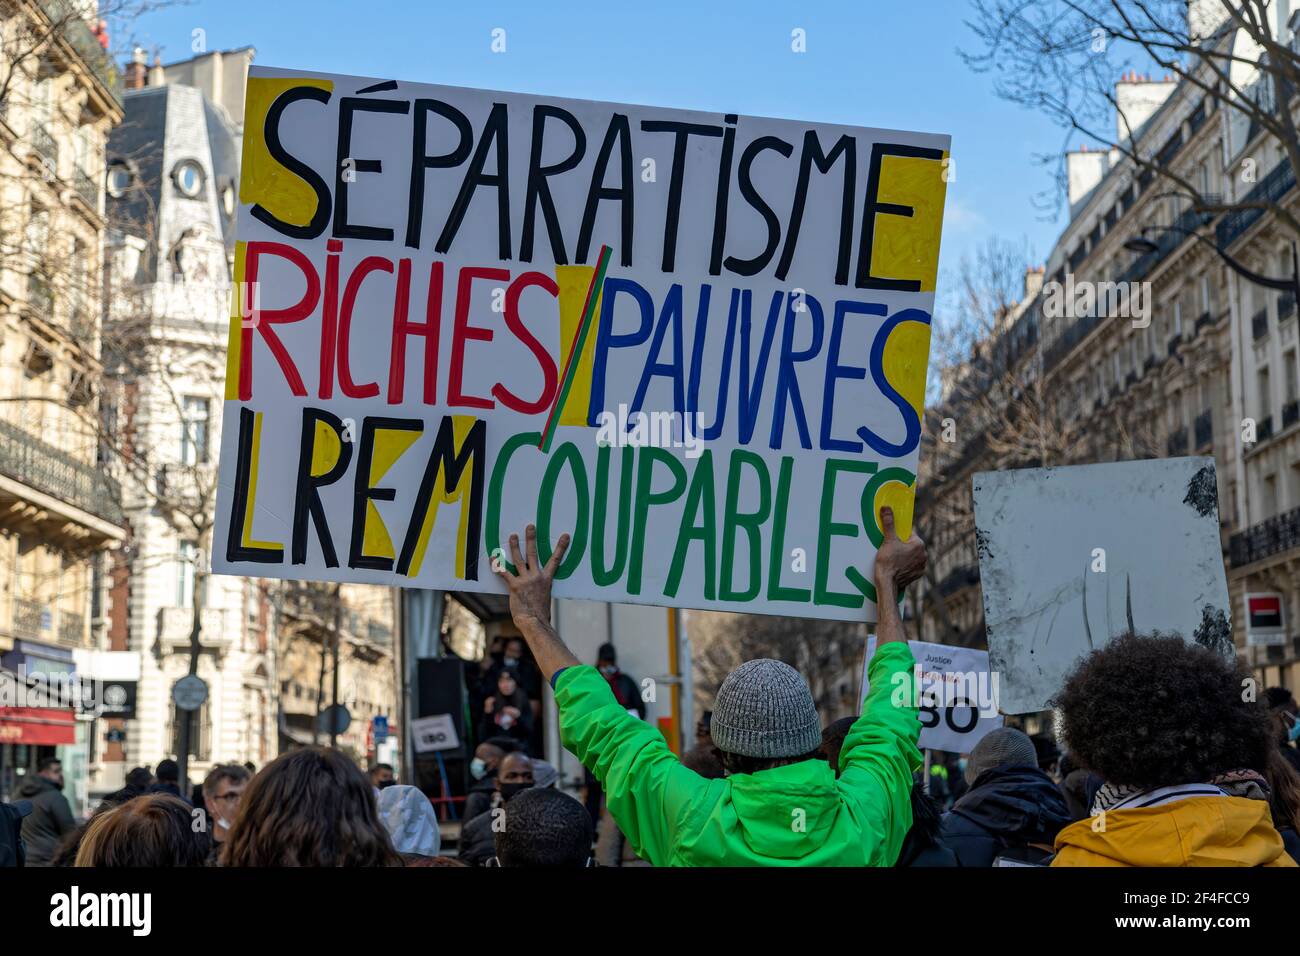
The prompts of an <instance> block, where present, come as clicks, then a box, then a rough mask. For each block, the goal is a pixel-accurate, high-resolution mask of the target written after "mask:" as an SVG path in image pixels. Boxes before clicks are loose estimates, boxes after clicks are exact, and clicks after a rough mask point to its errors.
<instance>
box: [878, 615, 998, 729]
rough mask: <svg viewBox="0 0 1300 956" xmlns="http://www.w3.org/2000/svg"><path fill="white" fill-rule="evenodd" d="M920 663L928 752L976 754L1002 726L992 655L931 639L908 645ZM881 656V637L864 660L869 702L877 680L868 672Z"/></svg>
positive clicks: (917, 687) (917, 676) (917, 684)
mask: <svg viewBox="0 0 1300 956" xmlns="http://www.w3.org/2000/svg"><path fill="white" fill-rule="evenodd" d="M907 646H908V647H910V648H911V649H912V657H914V658H915V659H916V666H915V668H914V669H913V674H912V677H913V681H912V683H911V684H910V685H909V687H905V688H902V691H903V692H904V693H905V692H906V691H907V690H909V689H913V690H914V692H915V693H916V695H917V698H916V701H915V702H916V703H917V704H918V710H919V712H920V719H921V737H920V739H919V740H918V741H917V746H918V747H920V748H921V749H922V750H946V751H948V752H949V753H957V754H964V753H970V752H971V750H972V749H973V748H974V747H975V745H976V744H977V743H979V742H980V741H981V740H983V739H984V737H985V735H986V734H988V733H989V731H992V730H996V729H997V728H999V727H1001V726H1002V715H1001V714H1000V713H999V712H998V690H999V687H998V681H999V678H998V675H997V674H996V673H994V672H992V671H990V670H989V654H988V651H984V650H980V649H979V648H975V647H954V646H951V645H948V644H931V643H928V642H926V641H908V642H907ZM875 653H876V638H875V636H874V635H873V636H872V637H869V638H867V653H866V656H865V657H864V658H863V661H862V693H861V694H860V695H859V699H860V700H866V697H867V691H868V690H869V689H870V687H871V682H870V681H869V680H868V679H867V671H868V669H869V668H870V666H871V657H872V655H874V654H875Z"/></svg>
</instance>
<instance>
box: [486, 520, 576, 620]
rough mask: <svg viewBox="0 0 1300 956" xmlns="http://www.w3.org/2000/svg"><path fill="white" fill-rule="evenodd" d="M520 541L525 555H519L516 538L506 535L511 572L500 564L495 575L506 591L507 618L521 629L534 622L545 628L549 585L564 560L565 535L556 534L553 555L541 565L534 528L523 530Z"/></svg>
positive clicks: (567, 545) (566, 541) (549, 595)
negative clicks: (509, 617) (507, 595)
mask: <svg viewBox="0 0 1300 956" xmlns="http://www.w3.org/2000/svg"><path fill="white" fill-rule="evenodd" d="M524 538H525V541H526V545H525V548H526V552H527V554H526V555H524V554H520V552H519V535H517V534H512V535H511V536H510V560H511V561H512V562H513V563H514V566H515V573H514V574H511V573H510V570H509V569H508V568H506V567H505V566H504V565H501V566H499V567H498V569H497V574H499V575H501V577H502V579H504V580H505V582H506V587H507V588H509V589H510V615H511V616H512V617H513V618H514V620H515V626H516V627H519V628H520V629H521V630H522V629H523V626H524V624H525V623H526V622H530V621H535V622H537V623H539V624H543V625H546V626H547V627H549V626H550V624H551V584H552V582H554V580H555V572H556V571H557V570H558V569H559V567H560V562H561V561H563V560H564V552H565V551H567V550H568V549H569V536H568V535H567V534H562V535H560V540H559V541H557V542H555V552H554V553H553V554H552V555H551V559H550V560H549V561H547V562H546V564H545V565H543V564H542V562H541V559H540V558H539V557H538V556H537V528H536V527H535V526H534V525H531V524H530V525H529V526H528V527H527V529H526V530H525V531H524Z"/></svg>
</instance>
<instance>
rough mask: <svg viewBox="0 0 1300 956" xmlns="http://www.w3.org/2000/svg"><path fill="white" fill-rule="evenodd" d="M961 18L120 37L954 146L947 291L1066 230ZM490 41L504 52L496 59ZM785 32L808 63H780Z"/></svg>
mask: <svg viewBox="0 0 1300 956" xmlns="http://www.w3.org/2000/svg"><path fill="white" fill-rule="evenodd" d="M967 16H968V6H967V2H966V0H888V2H882V0H858V2H845V3H838V2H821V3H817V4H815V5H811V4H796V3H766V2H752V3H738V2H723V0H714V2H707V0H695V2H690V3H685V2H678V0H663V2H658V3H654V4H650V3H618V2H615V3H603V4H601V3H595V4H593V3H585V4H577V3H572V4H571V3H567V2H561V0H548V2H545V3H537V2H535V0H534V2H510V3H504V2H497V3H487V2H461V3H441V2H433V0H424V2H415V0H366V2H360V0H314V2H306V0H258V2H253V0H197V2H191V3H188V4H184V5H180V6H174V7H170V8H167V9H164V10H160V11H157V12H154V13H151V14H149V15H147V16H145V17H144V18H142V19H141V20H139V21H138V22H136V23H135V24H134V25H133V27H132V29H131V30H130V31H127V33H128V34H129V37H130V38H133V39H134V40H135V41H136V42H138V43H140V44H141V45H142V46H144V47H145V48H146V49H147V50H150V51H152V50H153V49H155V48H157V49H158V50H159V52H160V53H161V55H162V57H163V61H164V62H171V61H173V60H180V59H185V58H187V57H189V56H191V55H192V53H191V48H192V44H193V43H194V42H195V41H194V37H195V33H194V31H195V30H202V31H204V33H203V34H202V35H201V39H203V40H204V41H205V42H206V44H207V48H208V49H228V48H231V47H239V46H246V45H252V46H254V47H255V48H256V50H257V56H256V60H255V62H256V63H258V64H261V65H265V66H280V67H290V68H302V69H315V70H322V71H328V72H335V73H353V74H359V75H371V76H382V77H393V78H397V79H404V80H419V81H426V82H431V83H447V84H452V85H456V86H471V87H484V88H489V89H502V90H513V91H523V92H529V93H548V94H553V95H557V96H571V97H585V98H590V99H600V100H610V101H615V102H628V103H642V104H648V105H654V106H675V107H681V108H684V109H704V110H717V111H724V110H725V111H729V112H739V113H748V114H752V115H760V116H775V117H787V118H799V119H809V120H821V121H825V122H834V123H847V124H853V125H861V126H879V127H888V128H896V129H916V130H923V131H926V132H936V133H948V134H950V135H951V136H952V138H953V155H954V157H955V160H956V179H955V181H954V182H952V183H950V185H949V190H948V209H947V216H946V222H945V228H944V237H943V249H942V254H941V259H940V269H941V290H942V286H943V276H944V275H951V274H952V273H953V272H954V271H955V270H956V269H957V267H958V265H959V261H960V259H961V257H962V255H963V254H965V253H967V252H969V251H972V250H973V249H974V248H975V247H976V246H977V245H978V244H979V243H980V242H981V241H982V240H983V239H984V238H985V237H987V236H992V235H997V236H1001V237H1003V238H1007V239H1012V240H1014V241H1016V242H1020V241H1021V240H1027V242H1028V245H1029V248H1030V250H1031V251H1032V254H1033V256H1034V257H1035V258H1036V259H1037V260H1038V261H1040V262H1041V261H1043V260H1045V259H1046V257H1047V254H1048V252H1049V251H1050V249H1051V245H1052V242H1053V240H1054V239H1055V237H1056V236H1057V234H1058V233H1059V232H1060V230H1061V228H1062V226H1063V222H1062V221H1056V222H1052V221H1044V220H1043V212H1042V211H1041V210H1040V209H1038V208H1036V206H1035V204H1034V197H1035V195H1036V194H1037V193H1039V192H1041V191H1042V190H1044V189H1048V188H1050V187H1051V186H1052V181H1051V175H1052V170H1051V169H1049V168H1046V167H1043V166H1041V165H1039V164H1038V163H1036V162H1035V156H1036V155H1039V154H1043V153H1050V154H1056V153H1058V152H1059V151H1060V149H1061V146H1062V144H1063V142H1064V140H1063V138H1062V132H1061V131H1060V130H1059V129H1058V128H1056V127H1055V126H1053V125H1052V124H1051V123H1050V122H1049V121H1048V120H1046V119H1045V118H1043V117H1041V116H1037V115H1034V114H1033V113H1031V112H1028V111H1026V110H1023V109H1021V108H1019V107H1017V106H1014V105H1012V104H1009V103H1005V102H1003V101H1001V100H999V99H998V98H997V97H996V96H995V95H994V93H993V82H992V78H991V77H989V76H987V75H979V74H975V73H972V72H971V71H970V70H969V69H968V68H967V67H966V65H965V64H964V63H962V61H961V59H960V57H959V56H958V54H957V50H958V48H959V47H960V48H968V49H973V48H974V41H973V38H972V35H971V33H970V31H969V29H968V28H967V27H966V26H965V23H964V20H965V19H966V18H967ZM498 27H500V28H502V29H504V30H505V31H506V33H505V41H506V50H505V52H504V53H493V52H492V50H491V41H492V31H493V29H494V28H498ZM796 28H801V29H803V30H804V31H805V34H806V38H807V51H806V52H804V53H794V52H792V51H791V31H792V30H794V29H796ZM127 39H128V35H118V36H115V37H114V45H115V46H118V45H120V44H122V43H123V42H125V41H126V40H127Z"/></svg>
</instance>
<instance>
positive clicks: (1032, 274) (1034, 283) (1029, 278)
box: [1025, 266, 1047, 302]
mask: <svg viewBox="0 0 1300 956" xmlns="http://www.w3.org/2000/svg"><path fill="white" fill-rule="evenodd" d="M1046 272H1047V270H1046V267H1044V266H1030V267H1029V268H1028V269H1026V270H1025V301H1026V302H1029V301H1031V300H1032V299H1033V298H1034V296H1036V295H1038V293H1039V292H1041V291H1042V288H1043V276H1044V275H1045V274H1046Z"/></svg>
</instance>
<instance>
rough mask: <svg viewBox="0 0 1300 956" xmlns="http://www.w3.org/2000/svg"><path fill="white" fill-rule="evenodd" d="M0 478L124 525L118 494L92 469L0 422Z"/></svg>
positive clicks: (111, 481)
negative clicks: (4, 477)
mask: <svg viewBox="0 0 1300 956" xmlns="http://www.w3.org/2000/svg"><path fill="white" fill-rule="evenodd" d="M0 474H5V475H8V476H9V477H10V478H13V479H14V480H15V481H19V482H22V483H23V484H24V485H28V486H29V487H31V488H34V489H36V490H37V491H40V492H43V493H44V494H47V495H50V496H52V497H54V498H58V499H59V500H60V501H63V502H66V503H67V504H70V505H73V506H74V507H77V508H80V509H81V510H82V511H86V512H89V513H90V514H92V515H95V516H97V517H99V518H103V519H104V520H105V521H109V522H111V523H113V524H116V525H122V524H124V523H125V518H124V516H123V514H122V490H121V488H120V487H119V486H118V483H117V482H116V481H115V480H114V479H112V478H111V477H109V476H108V475H106V474H104V472H103V471H102V470H101V469H99V468H97V467H95V466H94V465H92V464H90V463H88V462H84V461H79V460H77V459H76V458H74V457H72V456H71V455H69V454H68V453H67V452H65V451H63V450H61V449H59V448H55V447H54V446H53V445H51V444H49V443H48V442H46V441H43V440H42V439H40V438H38V437H36V436H35V435H32V434H31V433H29V432H27V431H25V430H24V429H22V428H19V427H18V426H17V425H14V424H13V423H11V422H7V421H3V420H0Z"/></svg>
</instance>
